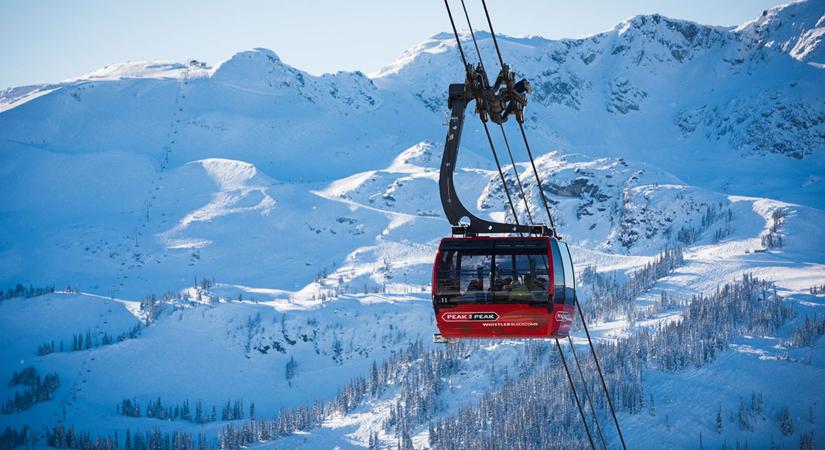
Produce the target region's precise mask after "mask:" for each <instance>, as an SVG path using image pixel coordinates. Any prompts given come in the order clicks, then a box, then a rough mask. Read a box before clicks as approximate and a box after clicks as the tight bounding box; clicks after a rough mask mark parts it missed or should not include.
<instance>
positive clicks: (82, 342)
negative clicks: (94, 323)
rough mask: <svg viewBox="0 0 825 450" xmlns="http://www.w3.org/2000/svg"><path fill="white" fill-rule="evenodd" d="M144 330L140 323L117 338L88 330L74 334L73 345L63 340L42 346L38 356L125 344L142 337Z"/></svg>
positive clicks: (39, 348) (105, 333) (38, 349)
mask: <svg viewBox="0 0 825 450" xmlns="http://www.w3.org/2000/svg"><path fill="white" fill-rule="evenodd" d="M142 328H143V327H142V325H141V324H140V323H138V324H136V325H135V326H133V327H132V328H130V329H129V330H127V331H125V332H123V333H120V334H118V335H117V336H112V335H111V334H109V333H107V332H103V333H92V331H91V330H86V332H85V333H82V332H80V333H77V334H72V342H71V345H69V343H68V342H67V343H64V342H63V340H62V339H61V340H59V341H58V342H57V343H56V344H55V341H50V342H47V343H45V344H42V345H40V346H39V347H37V355H38V356H46V355H48V354H50V353H54V352H76V351H81V350H88V349H90V348H96V347H102V346H104V345H111V344H116V343H118V342H123V341H125V340H126V339H135V338H136V337H138V336H140V332H141V330H142Z"/></svg>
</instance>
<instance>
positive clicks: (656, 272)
mask: <svg viewBox="0 0 825 450" xmlns="http://www.w3.org/2000/svg"><path fill="white" fill-rule="evenodd" d="M684 263H685V258H684V255H683V253H682V249H681V248H678V247H677V248H673V249H665V250H664V251H663V252H662V253H660V254H659V255H658V256H656V257H655V258H654V259H653V261H652V262H650V263H647V264H645V266H644V267H642V268H640V269H638V270H635V271H634V272H633V273H632V274H630V275H629V276H628V279H627V281H626V282H624V283H620V281H619V278H618V277H619V275H618V274H617V273H616V272H607V273H601V272H597V271H596V268H595V267H593V266H589V267H585V269H584V270H583V271H582V274H581V282H582V284H583V285H584V286H585V287H586V288H587V289H590V290H591V291H592V295H591V298H592V299H593V301H590V302H588V303H587V307H586V308H584V311H585V314H586V315H587V321H588V322H597V321H613V320H616V319H618V318H620V317H626V318H628V320H629V321H630V322H631V323H632V322H633V321H634V320H635V319H636V318H637V317H636V316H637V315H638V314H639V313H640V312H639V311H637V308H636V305H635V302H634V300H635V299H636V298H637V297H638V296H639V295H641V294H642V293H644V292H646V291H647V290H649V289H650V288H651V287H653V285H654V284H655V283H656V281H657V280H659V279H660V278H662V277H665V276H667V275H670V274H671V273H673V271H674V270H675V269H676V268H677V267H679V266H681V265H683V264H684ZM671 306H680V305H671V304H669V303H668V302H663V304H662V305H660V308H662V307H671Z"/></svg>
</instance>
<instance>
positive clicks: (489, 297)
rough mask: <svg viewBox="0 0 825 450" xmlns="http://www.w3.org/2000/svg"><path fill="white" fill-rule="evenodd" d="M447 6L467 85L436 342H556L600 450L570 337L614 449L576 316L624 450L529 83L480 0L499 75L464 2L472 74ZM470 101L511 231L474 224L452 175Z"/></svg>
mask: <svg viewBox="0 0 825 450" xmlns="http://www.w3.org/2000/svg"><path fill="white" fill-rule="evenodd" d="M444 5H445V6H446V8H447V15H448V16H449V18H450V24H451V26H452V29H453V33H454V34H455V38H456V44H457V47H458V50H459V53H460V56H461V62H462V64H463V67H464V71H465V80H464V83H460V84H451V85H450V86H449V96H448V106H449V108H450V119H449V122H448V132H447V140H446V142H445V144H444V155H443V157H442V161H441V170H440V173H439V193H440V196H441V204H442V206H443V208H444V213H445V215H446V216H447V219H448V220H449V222H450V223H451V224H452V237H449V238H444V239H442V240H441V244H440V245H439V249H438V253H437V254H436V258H435V264H434V266H433V281H432V289H433V292H432V294H433V309H434V311H435V317H436V325H437V326H438V329H439V331H440V334H436V335H435V337H434V339H435V340H436V342H452V341H455V340H457V339H462V338H553V339H555V341H556V348H557V349H558V351H559V356H560V358H561V361H562V364H563V366H564V370H565V374H566V375H567V379H568V382H569V384H570V388H571V390H572V392H573V398H574V400H575V402H576V406H577V408H578V411H579V415H580V417H581V419H582V423H583V425H584V428H585V432H586V434H587V437H588V441H589V443H590V447H591V448H593V449H595V448H596V447H595V443H594V441H593V436H592V435H591V432H590V427H589V425H588V420H587V418H586V415H585V412H584V408H583V407H582V402H581V401H580V400H579V395H578V393H577V392H576V391H577V390H576V386H575V383H574V381H573V377H572V376H571V374H570V370H569V367H568V365H567V361H566V359H565V356H564V352H563V351H562V348H561V344H560V343H559V342H558V339H559V338H567V340H568V343H569V345H570V350H571V352H572V354H573V359H574V362H575V364H576V368H577V372H578V374H579V378H580V380H581V383H582V385H583V388H584V390H585V391H584V393H585V400H586V402H587V406H589V408H590V411H591V413H592V417H593V420H594V422H595V424H596V430H597V432H598V435H599V438H600V441H601V445H602V447H604V448H607V444H606V439H605V437H604V433H603V431H602V427H601V425H600V424H599V419H598V414H597V412H596V410H595V408H594V405H593V401H592V398H591V396H590V394H589V392H588V386H587V383H586V381H585V378H584V372H583V371H582V368H581V364H580V363H579V359H578V356H577V355H576V351H575V346H574V345H573V340H572V338H571V337H570V335H569V334H570V327H571V326H572V323H573V321H574V318H575V315H576V311H577V310H578V315H579V318H580V319H581V321H582V325H583V328H584V331H585V335H586V336H587V341H588V346H589V348H590V354H591V356H592V357H593V359H594V361H595V365H596V368H597V370H598V374H599V379H600V382H601V386H602V389H603V390H604V393H605V396H606V397H607V403H608V405H609V407H610V413H611V415H612V416H613V422H614V424H615V426H616V429H617V432H618V436H619V439H620V441H621V444H622V448H623V449H626V448H627V447H626V446H625V442H624V436H623V435H622V430H621V427H620V426H619V422H618V419H617V418H616V411H615V409H614V407H613V402H612V400H611V397H610V392H609V390H608V389H607V383H606V382H605V379H604V373H603V371H602V368H601V365H600V364H599V360H598V356H597V355H596V351H595V347H594V346H593V341H592V339H591V337H590V331H589V330H588V328H587V323H586V321H585V317H584V313H583V311H582V307H581V304H580V303H579V302H578V299H577V297H576V288H575V274H574V271H573V262H572V258H571V257H570V250H569V248H568V246H567V244H566V243H565V242H562V240H561V238H560V237H559V235H558V234H557V232H556V227H555V224H554V221H553V217H552V214H551V212H550V207H549V203H548V201H547V197H546V195H545V193H544V189H543V188H542V183H541V178H540V176H539V172H538V169H537V167H536V164H535V161H534V158H533V152H532V149H531V148H530V144H529V142H528V140H527V134H526V133H525V129H524V108H525V106H526V105H527V97H526V95H527V94H529V93H530V91H531V87H530V83H529V82H528V81H527V80H525V79H522V80H520V81H518V82H517V81H516V79H515V73H514V72H513V71H512V69H511V67H510V66H508V65H507V64H505V62H504V58H503V57H502V54H501V50H500V48H499V45H498V40H497V39H496V35H495V32H494V31H493V26H492V21H491V20H490V13H489V11H488V9H487V4H486V1H485V0H482V5H483V7H484V14H485V16H486V18H487V24H488V26H489V29H490V34H491V36H492V39H493V43H494V45H495V50H496V54H497V56H498V60H499V63H500V65H501V71H500V72H499V74H498V76H497V77H496V80H495V82H494V83H493V84H492V85H491V84H490V83H489V79H488V77H487V72H486V69H485V67H484V63H483V61H482V58H481V51H480V50H479V46H478V42H477V41H476V37H475V32H474V31H473V27H472V23H471V21H470V16H469V14H468V13H467V7H466V5H465V3H464V0H461V6H462V9H463V11H464V16H465V18H466V20H467V25H468V27H469V29H470V35H471V36H472V41H473V46H474V47H475V50H476V54H477V56H478V64H477V65H476V66H475V67H474V66H472V65H471V64H469V63H468V61H467V55H466V54H465V53H464V48H463V46H462V44H461V39H460V37H459V33H458V29H457V28H456V25H455V21H454V19H453V15H452V11H451V9H450V5H449V2H448V0H444ZM472 101H475V109H474V112H475V113H476V114H477V115H478V117H479V119H480V120H481V124H482V126H483V128H484V132H485V137H486V138H487V142H488V144H489V145H490V150H491V152H492V154H493V159H494V161H495V163H496V168H497V171H498V175H499V178H500V180H501V183H502V187H503V191H504V194H505V197H506V199H507V203H508V205H509V210H510V213H511V214H512V215H513V222H514V223H512V224H508V223H499V222H492V221H489V220H485V219H482V218H480V217H477V216H476V215H474V214H473V213H472V212H470V211H469V210H468V209H467V208H466V207H465V206H464V205H463V204H462V203H461V201H460V200H459V198H458V195H457V193H456V190H455V185H454V183H453V175H454V173H455V169H456V161H457V159H458V149H459V145H460V142H461V134H462V131H463V128H464V116H465V112H466V109H467V106H468V104H469V103H470V102H472ZM511 116H512V117H515V119H516V122H517V124H518V127H519V131H520V133H521V136H522V140H523V142H524V147H525V150H526V152H527V155H528V158H529V160H530V166H531V168H532V171H533V175H534V177H535V179H536V183H537V186H538V190H539V194H540V197H541V200H542V204H543V206H544V209H545V212H546V214H547V218H548V223H549V226H547V225H545V224H536V223H535V221H534V216H533V214H532V213H531V211H530V207H529V203H528V201H527V197H526V195H525V191H524V186H523V183H522V180H521V178H520V176H519V173H518V168H517V166H516V163H515V158H514V157H513V153H512V149H511V148H510V142H509V140H508V139H507V135H506V132H505V129H504V123H505V122H507V120H508V119H509V118H510V117H511ZM488 121H492V122H494V123H496V124H497V125H499V129H500V131H501V136H502V139H503V140H504V143H505V146H506V148H507V153H508V155H509V158H510V163H511V166H512V170H513V173H514V175H515V180H516V185H517V187H518V190H519V192H518V193H519V194H520V195H521V197H522V199H523V201H524V210H525V213H526V215H527V220H528V223H527V224H521V223H520V222H519V218H518V211H517V209H516V207H515V204H514V202H513V199H512V196H511V195H510V189H509V187H508V183H507V182H506V178H505V175H504V171H503V170H502V167H501V163H500V161H499V158H498V154H497V152H496V149H495V145H494V143H493V138H492V136H491V133H490V130H489V127H488V126H487V122H488ZM481 234H484V235H485V236H481ZM525 234H526V236H525ZM489 235H493V236H489Z"/></svg>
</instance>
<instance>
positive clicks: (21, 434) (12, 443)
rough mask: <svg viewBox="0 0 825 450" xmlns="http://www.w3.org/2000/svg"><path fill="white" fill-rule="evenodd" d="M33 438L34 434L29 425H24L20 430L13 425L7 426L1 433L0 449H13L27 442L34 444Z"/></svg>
mask: <svg viewBox="0 0 825 450" xmlns="http://www.w3.org/2000/svg"><path fill="white" fill-rule="evenodd" d="M33 439H34V435H33V433H31V430H30V429H29V427H27V426H24V427H23V428H22V429H20V430H16V429H14V428H12V427H6V429H4V430H3V432H2V433H0V450H13V449H15V448H17V447H21V446H23V445H25V444H27V443H32V444H34V443H33V442H32V441H33ZM32 446H34V445H32Z"/></svg>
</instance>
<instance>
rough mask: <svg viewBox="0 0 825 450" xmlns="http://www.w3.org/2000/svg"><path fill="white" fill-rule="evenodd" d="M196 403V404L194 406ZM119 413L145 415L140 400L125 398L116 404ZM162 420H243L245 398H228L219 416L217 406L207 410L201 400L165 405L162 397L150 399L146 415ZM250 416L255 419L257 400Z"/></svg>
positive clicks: (132, 415)
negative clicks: (231, 399) (233, 399)
mask: <svg viewBox="0 0 825 450" xmlns="http://www.w3.org/2000/svg"><path fill="white" fill-rule="evenodd" d="M192 405H194V406H192ZM116 410H117V413H118V414H120V415H122V416H127V417H143V416H142V415H141V406H140V402H139V401H137V400H136V399H128V398H125V399H123V400H121V401H120V403H118V404H117V406H116ZM145 417H151V418H155V419H161V420H183V421H187V422H192V423H197V424H202V423H209V422H216V421H217V420H218V418H219V417H220V420H221V421H230V420H242V419H243V418H244V405H243V400H235V401H234V402H232V401H230V400H227V401H226V403H225V404H224V405H223V407H221V414H220V416H218V413H217V408H216V407H215V405H212V408H211V410H207V409H205V408H204V406H203V402H202V401H200V400H197V401H194V402H190V401H189V400H184V401H183V402H182V403H179V404H174V405H164V404H163V402H162V400H161V398H160V397H158V398H157V399H156V400H149V403H148V404H147V405H146V416H145ZM249 417H250V418H251V419H253V420H254V419H255V417H256V410H255V402H252V403H250V405H249Z"/></svg>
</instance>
